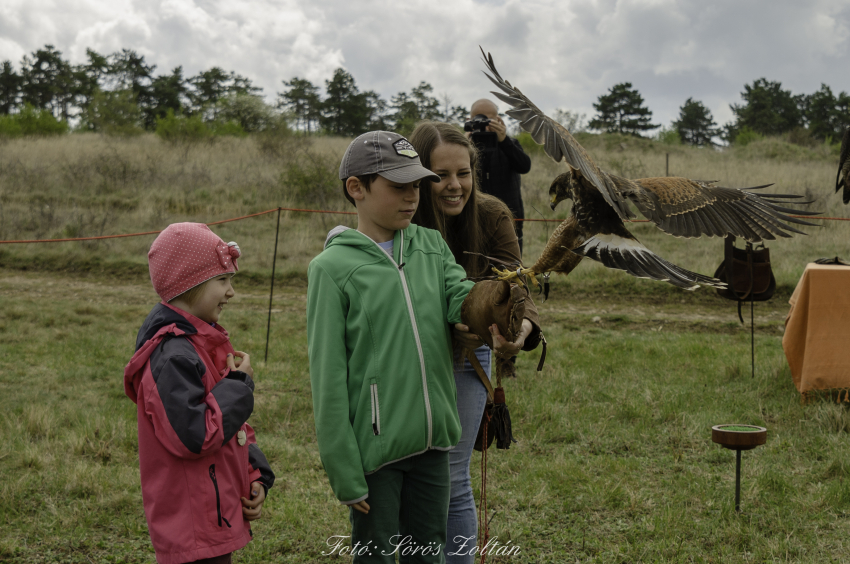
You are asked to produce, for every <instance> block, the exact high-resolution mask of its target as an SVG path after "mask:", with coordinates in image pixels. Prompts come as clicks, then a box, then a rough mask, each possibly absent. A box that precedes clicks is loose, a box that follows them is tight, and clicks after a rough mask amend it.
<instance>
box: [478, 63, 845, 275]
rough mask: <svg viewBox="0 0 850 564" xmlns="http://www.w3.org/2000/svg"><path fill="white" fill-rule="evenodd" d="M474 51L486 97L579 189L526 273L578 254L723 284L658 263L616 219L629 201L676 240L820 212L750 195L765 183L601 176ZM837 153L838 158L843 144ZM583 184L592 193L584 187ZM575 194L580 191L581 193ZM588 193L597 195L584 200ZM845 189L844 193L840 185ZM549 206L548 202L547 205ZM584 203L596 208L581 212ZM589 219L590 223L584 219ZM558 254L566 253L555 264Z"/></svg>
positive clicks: (777, 228) (571, 263)
mask: <svg viewBox="0 0 850 564" xmlns="http://www.w3.org/2000/svg"><path fill="white" fill-rule="evenodd" d="M481 53H482V55H483V56H484V62H485V64H486V65H487V68H488V70H489V73H488V72H486V71H485V72H484V74H485V75H486V76H487V78H489V79H490V81H491V82H493V84H495V85H496V86H497V87H498V88H499V89H500V90H501V92H496V91H494V92H493V94H494V95H495V96H496V97H497V98H499V99H500V100H502V101H503V102H505V103H507V104H509V105H510V106H511V108H510V109H508V110H507V114H508V115H509V116H511V117H512V118H514V119H516V120H517V121H519V124H520V126H521V127H522V128H523V129H524V130H526V131H528V132H529V133H530V134H531V136H532V138H533V139H534V140H535V141H536V142H537V143H540V144H541V145H543V147H544V150H545V151H546V154H547V155H549V156H550V157H552V159H554V160H555V161H556V162H559V161H561V160H564V161H566V162H567V163H568V164H569V166H570V171H571V172H570V173H565V174H564V175H562V176H568V177H570V178H571V180H569V181H567V180H565V181H564V182H565V183H569V184H570V185H571V186H577V187H578V189H575V190H573V189H571V190H570V191H569V192H570V194H571V197H572V199H573V201H574V207H573V214H574V216H575V212H576V207H577V206H579V204H580V202H579V200H581V206H582V207H583V208H584V211H583V212H582V215H581V217H579V218H574V217H571V218H568V219H567V220H566V221H565V222H564V224H562V228H559V229H558V230H556V233H555V234H554V235H553V238H552V240H550V241H549V243H548V244H547V246H546V249H544V253H543V255H542V256H541V258H540V259H539V260H538V261H537V263H535V265H534V266H533V267H532V268H531V269H526V271H527V272H528V273H531V274H539V273H542V272H552V271H556V272H564V273H568V272H570V271H571V270H572V269H573V268H575V266H576V265H577V264H578V261H579V260H580V258H579V257H581V256H587V257H590V258H593V259H594V260H597V261H599V262H601V263H603V264H604V265H605V266H607V267H609V268H616V269H620V270H625V271H626V272H628V273H629V274H632V275H634V276H638V277H642V278H651V279H653V280H662V281H666V282H670V283H671V284H674V285H676V286H679V287H682V288H688V289H693V288H696V287H697V286H698V285H699V284H707V285H710V286H716V287H722V286H724V284H723V283H722V282H721V281H719V280H716V279H714V278H710V277H707V276H703V275H701V274H697V273H695V272H690V271H688V270H685V269H683V268H681V267H679V266H676V265H674V264H672V263H670V262H668V261H666V260H664V259H663V258H661V257H659V256H658V255H655V254H654V253H653V252H652V251H650V250H649V249H648V248H646V247H645V246H644V245H643V244H642V243H640V241H638V240H637V239H636V238H635V237H634V236H633V235H632V234H631V233H630V232H629V231H628V229H626V227H625V225H624V223H623V220H626V219H631V218H633V217H634V214H633V213H632V212H631V210H630V208H629V206H628V202H631V203H632V204H633V205H634V206H635V207H636V208H637V209H638V210H639V211H640V212H641V214H643V215H644V216H645V217H646V218H647V219H649V220H650V221H652V222H653V223H655V225H656V226H658V228H660V229H661V230H662V231H664V232H666V233H669V234H671V235H674V236H676V237H685V238H692V237H700V236H703V235H708V236H717V237H723V236H726V235H735V236H736V237H741V238H743V239H745V240H747V241H750V242H754V243H755V242H760V241H763V240H765V239H768V240H772V239H775V238H776V237H777V236H779V237H791V234H792V233H802V232H801V231H799V230H798V229H796V228H795V227H793V226H792V225H789V224H798V225H814V224H812V223H809V222H806V221H803V220H800V219H797V218H793V217H790V216H789V215H788V214H789V213H795V214H799V215H817V214H818V213H819V212H801V211H799V210H795V209H791V208H787V207H785V206H783V205H782V204H784V203H786V202H788V200H793V199H797V198H800V196H797V195H787V194H761V195H756V194H754V193H753V191H754V190H759V189H762V188H766V187H767V186H770V184H767V185H764V186H756V187H752V188H746V189H742V190H741V189H737V188H725V187H722V186H717V185H716V181H699V180H690V179H688V178H676V177H661V178H642V179H636V180H631V179H627V178H622V177H619V176H616V175H612V174H608V173H606V172H605V171H603V170H602V169H601V168H599V167H598V166H597V165H596V163H595V162H593V159H591V158H590V155H588V154H587V152H586V151H585V150H584V148H583V147H582V146H581V145H580V144H579V143H578V141H576V139H575V138H574V137H573V136H572V134H571V133H570V132H569V131H568V130H567V129H566V128H565V127H564V126H562V125H561V124H560V123H558V122H556V121H555V120H553V119H552V118H550V117H548V116H546V115H545V114H544V113H543V112H542V111H541V110H540V108H538V107H537V106H536V105H535V104H534V103H533V102H532V101H531V100H529V99H528V98H527V97H526V96H525V95H524V94H523V93H522V92H521V91H520V90H519V88H516V87H515V86H513V85H512V84H511V83H510V82H508V81H507V80H505V79H503V78H502V76H501V75H500V74H499V72H498V71H497V70H496V66H495V64H494V63H493V57H492V56H491V55H490V54H488V53H485V52H484V50H483V49H482V50H481ZM846 140H847V135H845V142H846ZM842 155H845V150H844V149H842ZM845 157H846V155H845ZM842 162H844V161H842ZM848 166H850V165H848ZM839 174H840V172H839ZM560 180H561V177H559V178H558V179H556V180H555V182H554V183H553V188H550V194H551V193H552V190H553V189H554V187H555V185H556V184H557V183H558V182H559V181H560ZM574 182H575V183H576V184H573V183H574ZM846 182H847V181H846V180H845V183H846ZM582 186H583V187H584V189H582V188H581V187H582ZM586 189H590V190H591V191H590V192H587V190H586ZM582 193H584V194H585V195H584V196H582ZM593 193H596V194H598V195H599V196H601V197H602V198H601V199H598V197H589V198H588V196H590V195H591V194H593ZM845 194H848V191H847V188H845ZM603 200H604V202H605V203H606V204H607V206H610V209H608V210H607V212H606V210H603V209H599V208H598V205H597V204H596V202H597V201H598V202H599V204H601V203H602V201H603ZM554 203H556V201H555V200H553V206H554ZM800 203H809V202H800ZM602 207H603V208H604V207H605V206H604V205H602ZM588 208H590V209H592V210H596V212H592V213H588ZM611 211H613V212H615V214H612V213H611ZM590 217H593V218H594V220H593V221H590V220H589V219H588V218H590ZM556 236H557V238H558V239H564V240H572V241H574V242H575V243H577V244H578V246H576V247H572V248H570V247H566V246H564V245H563V244H560V241H556V240H555V239H556ZM558 253H568V254H570V255H572V256H571V257H569V258H566V257H565V259H564V260H560V261H559V260H558V258H557V255H558ZM547 267H548V268H551V270H549V269H548V268H547Z"/></svg>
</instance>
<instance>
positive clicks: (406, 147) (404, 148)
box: [393, 138, 419, 159]
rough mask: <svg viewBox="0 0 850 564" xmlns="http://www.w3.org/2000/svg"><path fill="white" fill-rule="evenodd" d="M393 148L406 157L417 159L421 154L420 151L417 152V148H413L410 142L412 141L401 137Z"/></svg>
mask: <svg viewBox="0 0 850 564" xmlns="http://www.w3.org/2000/svg"><path fill="white" fill-rule="evenodd" d="M393 149H395V152H396V153H398V154H399V155H404V156H405V157H409V158H411V159H415V158H416V157H418V156H419V153H417V152H416V149H414V148H413V145H411V144H410V141H408V140H407V139H404V138H401V139H399V140H398V141H396V142H395V143H393Z"/></svg>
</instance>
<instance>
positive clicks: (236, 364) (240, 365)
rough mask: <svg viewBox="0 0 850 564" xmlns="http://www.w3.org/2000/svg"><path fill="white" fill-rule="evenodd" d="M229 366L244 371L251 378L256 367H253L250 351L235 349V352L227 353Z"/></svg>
mask: <svg viewBox="0 0 850 564" xmlns="http://www.w3.org/2000/svg"><path fill="white" fill-rule="evenodd" d="M234 356H235V357H236V358H234ZM227 367H228V368H230V369H231V370H239V371H240V372H244V373H245V374H247V375H248V376H250V377H251V378H253V377H254V369H253V368H251V357H250V356H249V355H248V353H245V352H242V351H233V354H230V353H227Z"/></svg>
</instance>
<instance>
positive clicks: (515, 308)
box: [460, 280, 525, 451]
mask: <svg viewBox="0 0 850 564" xmlns="http://www.w3.org/2000/svg"><path fill="white" fill-rule="evenodd" d="M460 317H461V321H462V322H463V323H464V325H467V326H468V327H469V331H470V332H471V333H474V334H476V335H478V336H479V337H480V338H481V339H482V340H483V341H484V342H485V343H487V346H488V347H490V348H491V349H492V348H493V336H492V335H491V334H490V326H491V325H492V324H493V323H495V324H496V325H498V327H499V333H500V334H501V335H502V336H503V337H505V339H507V340H508V341H515V340H516V337H517V335H518V334H519V331H520V328H521V327H522V320H523V318H524V317H525V290H523V289H522V288H521V287H519V286H516V285H511V284H509V283H507V282H504V281H496V280H483V281H481V282H477V283H476V284H475V286H473V287H472V290H471V291H470V292H469V295H468V296H467V297H466V299H465V300H464V301H463V304H462V305H461V310H460ZM464 356H466V358H468V359H469V362H470V364H471V365H472V367H473V368H474V369H475V372H476V374H478V377H479V378H480V379H481V383H482V384H484V387H485V388H487V405H486V406H485V407H484V413H483V414H482V416H481V425H480V426H479V429H478V438H477V439H476V441H475V447H474V448H475V450H479V451H481V450H485V449H487V448H488V447H489V446H490V444H492V442H493V439H495V440H496V448H500V449H507V448H510V445H511V443H512V442H514V443H515V442H516V440H514V438H513V432H512V429H511V416H510V413H509V412H508V408H507V405H505V390H504V388H502V377H503V376H505V375H510V374H512V373H515V371H516V368H515V367H514V364H513V363H512V362H511V360H510V359H509V358H504V359H503V358H498V357H496V358H495V361H496V362H495V364H496V388H495V389H493V387H492V385H491V384H490V380H489V379H488V378H487V375H486V374H485V373H484V370H483V369H482V367H481V363H479V362H478V359H477V358H476V357H475V354H474V353H473V352H472V351H468V350H467V351H464Z"/></svg>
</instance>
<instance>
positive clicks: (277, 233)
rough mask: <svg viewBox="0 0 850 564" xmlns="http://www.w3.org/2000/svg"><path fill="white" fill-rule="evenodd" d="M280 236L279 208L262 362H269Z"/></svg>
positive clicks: (278, 209)
mask: <svg viewBox="0 0 850 564" xmlns="http://www.w3.org/2000/svg"><path fill="white" fill-rule="evenodd" d="M279 235H280V208H277V230H276V231H275V233H274V256H273V257H272V286H271V289H270V290H269V320H268V323H267V324H266V357H265V360H264V361H263V362H268V361H269V335H270V334H271V330H272V296H274V273H275V268H276V266H277V240H278V236H279Z"/></svg>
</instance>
